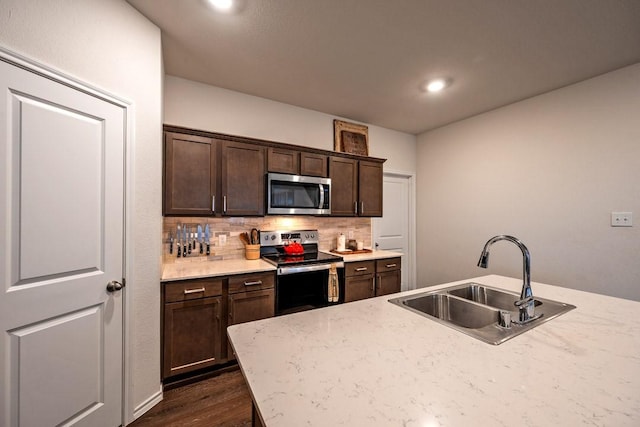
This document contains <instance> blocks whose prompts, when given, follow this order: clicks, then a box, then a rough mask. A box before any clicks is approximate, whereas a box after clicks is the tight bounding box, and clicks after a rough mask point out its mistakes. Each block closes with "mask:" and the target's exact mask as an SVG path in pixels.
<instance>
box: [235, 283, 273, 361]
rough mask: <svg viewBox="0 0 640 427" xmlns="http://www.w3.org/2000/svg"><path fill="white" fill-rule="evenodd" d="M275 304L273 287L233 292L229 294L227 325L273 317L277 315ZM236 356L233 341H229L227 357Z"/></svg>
mask: <svg viewBox="0 0 640 427" xmlns="http://www.w3.org/2000/svg"><path fill="white" fill-rule="evenodd" d="M275 304H276V302H275V291H274V289H273V288H271V289H263V290H261V291H250V292H240V293H237V294H231V295H229V319H228V322H229V323H228V325H227V326H231V325H235V324H237V323H245V322H251V321H254V320H260V319H266V318H268V317H273V316H275ZM234 358H235V356H234V355H233V350H232V349H231V343H228V345H227V359H228V360H232V359H234Z"/></svg>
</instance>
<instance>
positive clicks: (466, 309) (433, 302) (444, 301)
mask: <svg viewBox="0 0 640 427" xmlns="http://www.w3.org/2000/svg"><path fill="white" fill-rule="evenodd" d="M404 304H405V305H406V306H407V307H411V308H413V309H414V310H417V311H419V312H421V313H424V314H428V315H429V316H433V317H436V318H438V319H440V320H442V321H445V322H450V323H453V324H454V325H457V326H460V327H463V328H471V329H478V328H483V327H485V326H488V325H491V324H493V323H496V322H497V321H498V311H497V310H496V309H494V308H491V307H487V306H482V305H480V304H469V302H467V301H465V300H463V299H458V298H454V297H451V296H450V295H447V294H439V293H438V294H427V295H422V296H419V297H416V298H412V299H408V300H405V301H404Z"/></svg>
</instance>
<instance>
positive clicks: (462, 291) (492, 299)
mask: <svg viewBox="0 0 640 427" xmlns="http://www.w3.org/2000/svg"><path fill="white" fill-rule="evenodd" d="M447 293H449V294H451V295H455V296H457V297H460V298H464V299H468V300H471V301H475V302H479V303H480V304H485V305H490V306H491V307H496V308H499V309H502V310H509V311H514V310H515V305H514V303H515V302H516V301H518V300H519V299H520V296H519V295H517V294H514V293H510V292H508V291H503V290H497V289H493V288H488V287H486V286H484V285H478V284H477V283H469V284H466V285H463V287H461V288H454V289H450V290H448V291H447ZM540 304H542V303H541V302H540V301H539V300H535V306H536V307H538V306H539V305H540Z"/></svg>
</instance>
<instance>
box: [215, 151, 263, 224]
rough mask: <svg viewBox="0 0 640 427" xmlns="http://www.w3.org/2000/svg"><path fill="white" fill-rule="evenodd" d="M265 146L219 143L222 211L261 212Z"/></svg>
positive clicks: (230, 214)
mask: <svg viewBox="0 0 640 427" xmlns="http://www.w3.org/2000/svg"><path fill="white" fill-rule="evenodd" d="M264 157H265V148H264V147H261V146H259V145H255V144H246V143H243V142H230V141H225V142H224V143H223V145H222V179H221V184H222V185H221V187H222V191H221V194H222V214H223V215H229V216H250V215H264V191H265V188H264V187H265V183H264V176H265V168H264Z"/></svg>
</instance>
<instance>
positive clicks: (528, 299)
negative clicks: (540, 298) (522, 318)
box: [513, 295, 533, 308]
mask: <svg viewBox="0 0 640 427" xmlns="http://www.w3.org/2000/svg"><path fill="white" fill-rule="evenodd" d="M531 301H533V295H530V296H528V297H526V298H523V299H520V300H518V301H516V302H514V303H513V305H515V306H516V307H518V308H520V307H522V306H523V305H527V304H529V303H530V302H531Z"/></svg>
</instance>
